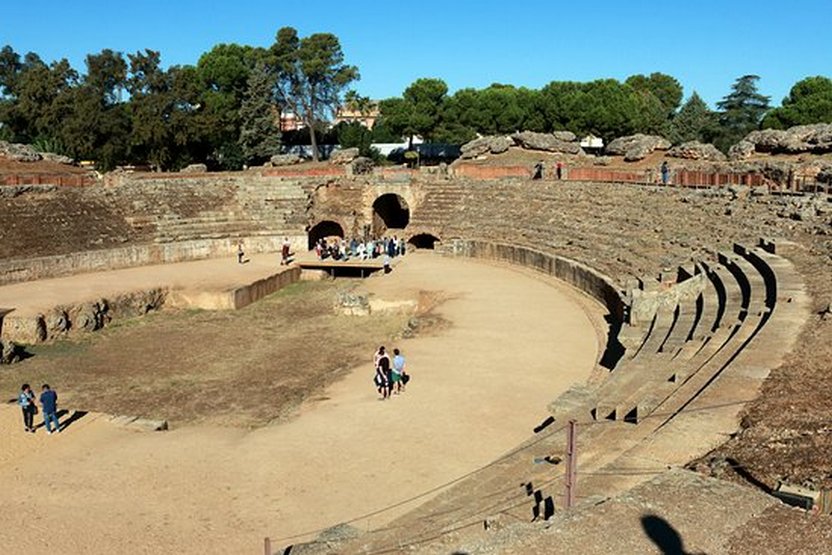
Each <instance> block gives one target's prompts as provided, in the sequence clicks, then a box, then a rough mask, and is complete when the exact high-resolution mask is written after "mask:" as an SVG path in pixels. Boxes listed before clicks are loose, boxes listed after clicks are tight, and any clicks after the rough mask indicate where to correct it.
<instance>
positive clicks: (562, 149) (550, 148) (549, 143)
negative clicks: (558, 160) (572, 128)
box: [511, 131, 583, 154]
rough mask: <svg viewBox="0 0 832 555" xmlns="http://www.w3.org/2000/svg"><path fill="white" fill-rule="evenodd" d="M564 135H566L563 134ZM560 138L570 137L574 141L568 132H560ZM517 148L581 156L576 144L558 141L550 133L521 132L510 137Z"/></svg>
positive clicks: (579, 146) (581, 152) (579, 148)
mask: <svg viewBox="0 0 832 555" xmlns="http://www.w3.org/2000/svg"><path fill="white" fill-rule="evenodd" d="M565 133H568V135H567V134H565ZM560 136H562V137H568V136H571V137H572V140H573V141H574V138H575V135H574V134H572V133H569V132H560ZM511 138H512V139H514V142H516V143H517V145H518V146H520V147H522V148H524V149H526V150H543V151H546V152H559V153H562V154H583V149H582V148H581V145H579V144H578V143H576V142H569V141H565V140H563V139H559V138H558V136H556V135H554V134H552V133H535V132H533V131H522V132H520V133H514V134H513V135H512V136H511Z"/></svg>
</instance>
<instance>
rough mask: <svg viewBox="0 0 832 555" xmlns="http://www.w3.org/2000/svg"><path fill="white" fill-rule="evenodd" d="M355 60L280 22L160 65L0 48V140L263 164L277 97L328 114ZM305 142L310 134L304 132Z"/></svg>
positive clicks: (184, 160)
mask: <svg viewBox="0 0 832 555" xmlns="http://www.w3.org/2000/svg"><path fill="white" fill-rule="evenodd" d="M357 78H358V70H357V68H355V67H354V66H350V65H347V64H345V63H344V56H343V53H342V51H341V46H340V43H339V41H338V38H337V37H335V36H334V35H331V34H328V33H319V34H314V35H310V36H309V37H304V38H300V37H298V35H297V32H296V31H295V30H294V29H292V28H290V27H285V28H283V29H280V30H279V31H278V32H277V35H276V37H275V42H274V44H272V45H271V46H270V47H268V48H260V47H251V46H240V45H237V44H221V45H218V46H215V47H214V48H213V49H211V50H210V51H209V52H206V53H205V54H203V55H202V56H201V57H200V58H199V61H198V62H197V64H196V65H184V66H172V67H170V68H168V69H163V68H162V65H161V54H160V53H159V52H157V51H153V50H144V51H140V52H136V53H132V54H127V56H126V57H125V56H124V55H123V54H122V53H120V52H114V51H112V50H103V51H102V52H100V53H98V54H90V55H88V56H87V57H86V73H84V74H80V73H79V72H78V71H76V70H75V69H73V68H72V67H71V66H70V64H69V62H68V61H67V60H66V59H62V60H59V61H56V62H53V63H50V64H47V63H45V62H44V61H43V60H42V59H41V58H40V57H39V56H38V55H37V54H35V53H32V52H30V53H28V54H26V55H24V56H22V57H21V56H20V54H18V53H17V52H15V51H14V49H13V48H12V47H11V46H5V47H4V48H3V49H2V50H0V140H7V141H14V142H22V143H29V144H33V145H34V146H35V147H36V148H38V149H40V150H42V151H49V152H56V153H60V154H66V155H68V156H71V157H73V158H75V159H78V160H94V161H95V162H96V165H97V166H98V167H100V168H101V169H105V170H107V169H111V168H113V167H115V166H116V165H119V164H125V163H141V164H145V163H150V164H152V165H154V166H156V167H158V168H160V169H177V168H181V167H183V166H185V165H187V164H189V163H192V162H206V163H207V164H209V165H210V166H212V167H215V168H219V169H239V168H241V167H242V166H243V164H246V163H248V164H253V163H261V162H262V161H264V160H266V159H268V157H269V156H270V155H272V154H276V153H277V152H278V151H279V148H280V132H279V115H280V108H278V107H279V106H280V107H281V108H282V109H285V110H288V111H291V112H293V113H294V114H295V115H296V116H297V117H298V118H299V119H300V120H301V121H303V122H304V123H305V124H306V125H307V126H308V127H309V128H311V129H317V128H319V127H320V125H321V122H324V121H326V120H328V119H329V118H330V117H331V114H332V110H333V109H334V107H335V106H336V105H337V104H338V103H339V102H340V100H341V97H342V96H343V92H344V90H345V89H346V87H347V86H348V85H349V84H350V83H351V82H352V81H354V80H356V79H357ZM312 135H313V144H314V133H313V134H312Z"/></svg>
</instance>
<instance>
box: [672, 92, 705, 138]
mask: <svg viewBox="0 0 832 555" xmlns="http://www.w3.org/2000/svg"><path fill="white" fill-rule="evenodd" d="M713 125H714V113H713V112H712V111H711V110H710V109H709V108H708V105H707V104H705V101H704V100H702V98H701V97H700V96H699V95H698V94H697V93H696V92H695V91H694V93H693V94H692V95H691V96H690V98H688V99H687V101H686V102H685V103H684V104H683V105H682V108H681V109H680V110H679V113H678V114H676V117H674V118H673V126H672V127H673V129H672V140H673V142H674V143H685V142H688V141H700V142H707V141H708V139H709V137H710V135H712V133H713Z"/></svg>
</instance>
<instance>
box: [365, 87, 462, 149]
mask: <svg viewBox="0 0 832 555" xmlns="http://www.w3.org/2000/svg"><path fill="white" fill-rule="evenodd" d="M447 94H448V85H446V84H445V82H444V81H442V80H441V79H434V78H422V79H417V80H416V81H414V82H413V83H411V84H410V86H408V87H407V88H406V89H405V90H404V93H403V94H402V96H401V97H400V98H388V99H387V100H382V101H381V103H380V104H379V109H380V110H381V115H382V117H383V118H384V121H385V124H386V125H387V127H388V128H389V129H390V130H391V131H392V132H393V133H395V134H396V135H399V136H401V137H407V138H408V143H409V144H408V149H412V148H413V137H414V136H415V135H419V136H420V137H422V138H423V139H424V140H426V141H430V140H433V139H434V137H435V135H436V133H437V131H438V130H439V128H440V125H441V123H442V116H443V111H444V108H445V101H446V100H447Z"/></svg>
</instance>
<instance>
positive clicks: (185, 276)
mask: <svg viewBox="0 0 832 555" xmlns="http://www.w3.org/2000/svg"><path fill="white" fill-rule="evenodd" d="M246 260H247V262H246V263H245V264H238V263H237V258H236V256H230V257H227V258H213V259H210V260H193V261H189V262H179V263H176V264H157V265H153V266H141V267H137V268H125V269H121V270H111V271H108V272H97V273H88V274H77V275H73V276H65V277H59V278H51V279H42V280H39V281H27V282H22V283H13V284H11V285H4V286H2V287H0V308H14V309H15V315H31V314H38V313H41V312H44V311H48V310H50V309H51V308H53V307H55V306H57V305H61V304H80V303H83V302H86V301H97V300H98V299H101V298H102V297H105V298H106V297H108V296H112V295H114V294H118V293H124V292H129V291H141V290H147V289H152V288H153V287H169V288H171V289H184V290H194V291H227V290H231V289H233V288H234V287H237V286H240V285H245V284H248V283H251V282H253V281H256V280H258V279H262V278H264V277H267V276H270V275H273V274H276V273H278V272H280V271H282V270H283V269H285V266H284V267H283V268H281V267H280V266H279V265H278V262H279V259H278V256H277V255H274V254H256V255H254V256H248V255H247V256H246Z"/></svg>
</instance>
